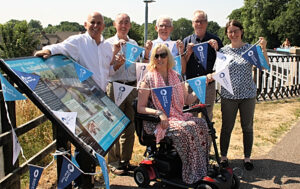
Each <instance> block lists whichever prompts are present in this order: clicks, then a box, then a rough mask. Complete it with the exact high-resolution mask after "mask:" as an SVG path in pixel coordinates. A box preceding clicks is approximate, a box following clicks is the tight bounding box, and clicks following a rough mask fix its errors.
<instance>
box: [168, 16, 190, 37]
mask: <svg viewBox="0 0 300 189" xmlns="http://www.w3.org/2000/svg"><path fill="white" fill-rule="evenodd" d="M173 27H174V29H173V32H172V34H171V39H173V40H177V39H181V40H183V39H184V38H185V37H186V36H188V35H191V34H192V33H193V31H194V29H193V27H192V21H191V20H188V19H186V18H179V19H178V20H177V21H174V22H173Z"/></svg>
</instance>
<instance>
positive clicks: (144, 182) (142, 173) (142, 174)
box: [134, 167, 150, 188]
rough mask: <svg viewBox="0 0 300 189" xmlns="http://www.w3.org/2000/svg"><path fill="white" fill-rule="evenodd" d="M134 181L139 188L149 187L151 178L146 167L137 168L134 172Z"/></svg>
mask: <svg viewBox="0 0 300 189" xmlns="http://www.w3.org/2000/svg"><path fill="white" fill-rule="evenodd" d="M134 180H135V182H136V184H137V185H138V186H139V187H142V188H146V187H148V186H149V183H150V178H149V174H148V172H147V169H146V167H137V168H136V169H135V170H134Z"/></svg>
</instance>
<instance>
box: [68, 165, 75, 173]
mask: <svg viewBox="0 0 300 189" xmlns="http://www.w3.org/2000/svg"><path fill="white" fill-rule="evenodd" d="M68 170H69V171H70V172H71V173H72V172H74V166H73V165H72V164H70V163H69V164H68Z"/></svg>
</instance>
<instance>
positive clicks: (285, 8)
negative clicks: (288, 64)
mask: <svg viewBox="0 0 300 189" xmlns="http://www.w3.org/2000/svg"><path fill="white" fill-rule="evenodd" d="M299 8H300V0H273V1H269V0H245V1H244V6H243V7H241V8H240V9H236V10H233V11H232V13H231V14H230V15H229V16H228V18H229V19H236V20H239V21H240V22H241V23H242V24H243V27H244V30H245V33H244V41H246V42H248V43H255V42H256V41H257V40H258V38H259V37H260V36H263V37H265V38H266V39H267V41H268V45H267V47H268V48H275V47H279V46H280V45H281V43H282V42H283V41H284V39H285V38H286V37H287V38H289V40H290V41H291V42H292V45H296V44H299V43H300V36H299V32H300V27H299V18H300V12H299Z"/></svg>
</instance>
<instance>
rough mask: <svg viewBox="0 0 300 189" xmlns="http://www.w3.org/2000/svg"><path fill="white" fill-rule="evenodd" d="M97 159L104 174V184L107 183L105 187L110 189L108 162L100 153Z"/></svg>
mask: <svg viewBox="0 0 300 189" xmlns="http://www.w3.org/2000/svg"><path fill="white" fill-rule="evenodd" d="M96 156H97V159H98V161H99V164H100V167H101V170H102V174H103V177H104V182H105V186H106V189H109V177H108V171H107V166H106V162H105V159H104V157H102V156H101V155H99V154H98V153H96Z"/></svg>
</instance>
